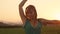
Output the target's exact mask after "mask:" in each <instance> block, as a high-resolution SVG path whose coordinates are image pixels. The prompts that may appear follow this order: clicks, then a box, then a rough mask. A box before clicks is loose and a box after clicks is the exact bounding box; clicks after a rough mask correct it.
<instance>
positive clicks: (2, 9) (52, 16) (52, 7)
mask: <svg viewBox="0 0 60 34" xmlns="http://www.w3.org/2000/svg"><path fill="white" fill-rule="evenodd" d="M21 1H22V0H0V21H7V22H21V18H20V16H19V9H18V8H19V7H18V5H19V3H20V2H21ZM28 5H34V6H35V8H36V11H37V15H38V16H37V18H44V19H48V20H60V0H27V2H26V3H25V5H24V6H23V10H25V8H26V7H27V6H28ZM24 12H25V11H24Z"/></svg>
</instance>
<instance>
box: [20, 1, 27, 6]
mask: <svg viewBox="0 0 60 34" xmlns="http://www.w3.org/2000/svg"><path fill="white" fill-rule="evenodd" d="M26 1H27V0H23V1H22V2H21V3H20V4H19V7H23V5H24V4H25V3H26Z"/></svg>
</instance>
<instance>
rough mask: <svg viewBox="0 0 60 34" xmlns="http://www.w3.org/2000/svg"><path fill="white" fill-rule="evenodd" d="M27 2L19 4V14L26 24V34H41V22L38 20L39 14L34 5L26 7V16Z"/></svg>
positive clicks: (24, 0)
mask: <svg viewBox="0 0 60 34" xmlns="http://www.w3.org/2000/svg"><path fill="white" fill-rule="evenodd" d="M26 1H27V0H23V1H22V2H21V3H20V4H19V14H20V17H21V19H22V22H23V24H24V29H25V32H26V34H41V25H42V24H41V22H40V21H39V20H38V19H37V12H36V9H35V7H34V6H33V5H29V6H27V7H26V10H25V14H24V11H23V6H24V4H25V3H26Z"/></svg>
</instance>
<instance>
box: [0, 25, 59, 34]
mask: <svg viewBox="0 0 60 34" xmlns="http://www.w3.org/2000/svg"><path fill="white" fill-rule="evenodd" d="M41 33H42V34H60V27H59V26H43V27H42V31H41ZM0 34H25V32H24V29H23V28H0Z"/></svg>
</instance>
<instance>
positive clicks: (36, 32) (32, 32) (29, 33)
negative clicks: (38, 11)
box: [24, 20, 42, 34]
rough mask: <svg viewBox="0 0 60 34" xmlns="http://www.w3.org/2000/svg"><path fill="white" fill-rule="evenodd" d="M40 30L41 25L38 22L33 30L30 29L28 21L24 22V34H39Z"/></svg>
mask: <svg viewBox="0 0 60 34" xmlns="http://www.w3.org/2000/svg"><path fill="white" fill-rule="evenodd" d="M41 28H42V24H41V22H39V21H38V25H37V27H35V28H34V27H32V25H31V23H30V22H29V20H26V22H25V25H24V29H25V32H26V34H41Z"/></svg>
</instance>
